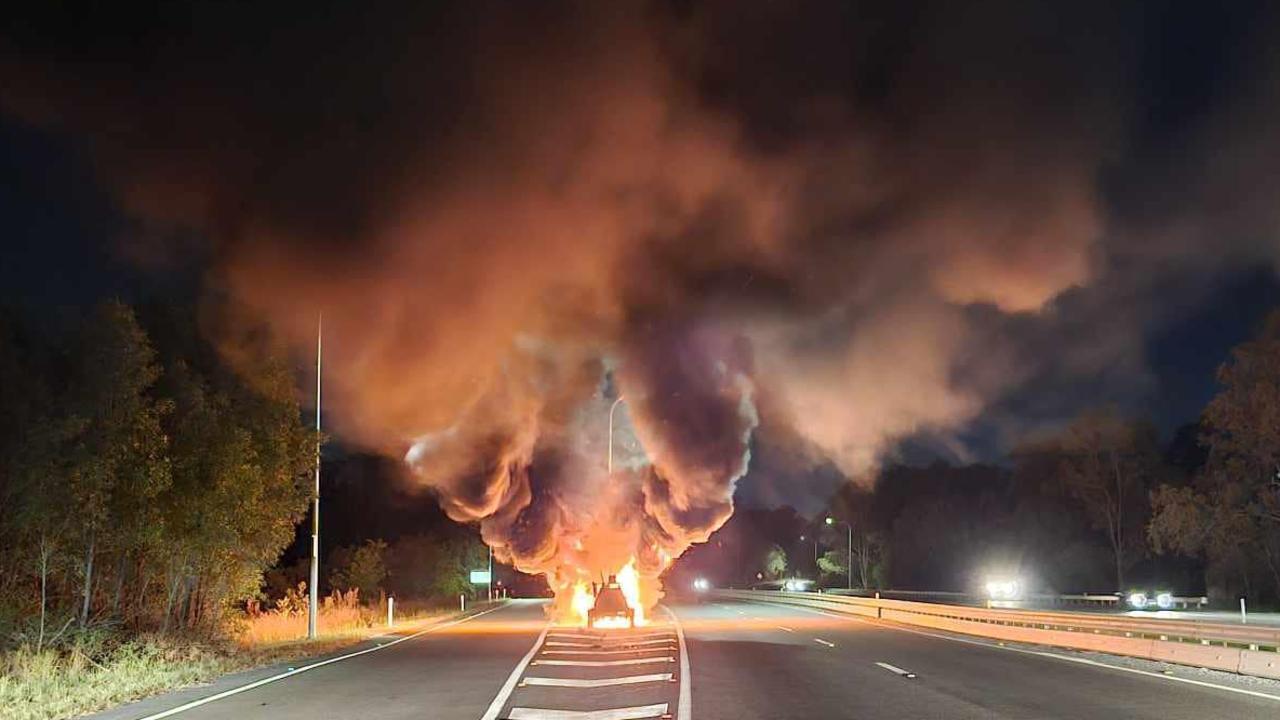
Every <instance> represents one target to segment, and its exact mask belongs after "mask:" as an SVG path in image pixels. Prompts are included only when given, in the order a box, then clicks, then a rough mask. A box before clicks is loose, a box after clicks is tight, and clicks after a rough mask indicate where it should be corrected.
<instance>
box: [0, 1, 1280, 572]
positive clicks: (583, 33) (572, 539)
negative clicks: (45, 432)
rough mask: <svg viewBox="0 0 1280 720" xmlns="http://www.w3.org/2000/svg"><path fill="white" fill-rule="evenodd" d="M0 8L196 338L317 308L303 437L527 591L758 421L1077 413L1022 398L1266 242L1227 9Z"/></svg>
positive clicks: (1139, 334)
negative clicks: (209, 320) (393, 464)
mask: <svg viewBox="0 0 1280 720" xmlns="http://www.w3.org/2000/svg"><path fill="white" fill-rule="evenodd" d="M32 12H35V13H45V14H44V15H42V16H39V17H28V18H23V19H22V20H17V19H11V20H10V21H9V27H8V31H7V32H6V33H5V38H4V40H3V43H2V44H0V86H2V87H3V88H4V90H3V93H2V94H0V102H2V103H3V108H4V110H5V111H6V112H8V113H10V114H11V115H13V116H16V117H21V118H23V119H25V120H27V121H30V122H33V123H39V124H41V125H43V126H46V127H50V128H55V129H57V130H59V131H64V132H66V133H68V134H69V135H71V136H74V137H77V138H82V139H83V140H84V141H85V142H86V143H87V144H88V146H89V147H90V148H91V149H92V151H93V153H94V157H95V159H96V162H97V163H98V165H99V167H100V169H101V172H102V175H103V177H104V178H106V180H107V182H109V183H110V185H111V187H112V188H113V189H114V190H115V191H116V193H117V196H118V197H119V199H120V202H121V203H122V204H123V205H124V207H126V208H127V209H128V210H129V211H130V212H131V213H132V214H134V215H135V216H136V217H137V218H139V219H140V220H141V221H143V223H144V226H145V229H146V234H145V238H144V239H146V240H148V241H150V243H151V244H150V245H149V247H150V248H151V251H152V252H153V253H156V254H161V255H162V254H163V253H164V252H166V251H168V250H169V249H170V248H172V247H173V238H174V237H175V236H180V237H186V236H188V235H189V234H190V232H191V231H192V230H194V231H196V232H197V233H198V234H199V235H200V236H201V237H203V238H206V241H207V243H208V245H209V254H210V255H211V257H213V258H214V265H213V267H212V268H211V271H210V276H209V288H210V296H211V297H217V298H221V299H222V300H223V301H222V302H221V303H220V304H219V305H218V306H217V308H218V313H219V322H218V323H216V324H215V326H216V327H217V328H218V330H217V332H218V335H219V337H220V339H221V340H222V341H223V343H224V346H225V347H226V348H227V349H228V352H233V353H234V352H235V351H236V349H237V348H239V347H241V346H242V345H243V343H244V340H245V337H244V335H245V334H247V329H249V328H254V327H257V326H258V324H260V323H265V324H266V325H267V326H268V327H269V328H270V330H271V331H272V334H273V337H275V338H277V339H278V340H280V341H281V342H284V343H286V344H288V345H289V346H291V347H293V348H295V349H296V350H298V351H299V352H306V349H307V348H309V347H310V346H311V343H312V342H313V333H314V328H315V316H316V312H317V310H319V309H323V310H324V313H325V326H326V334H327V336H328V338H330V340H329V342H328V344H327V348H328V353H329V358H330V359H329V361H328V367H330V368H332V374H330V375H329V378H331V380H330V383H331V387H332V390H333V392H332V394H331V397H332V398H333V406H332V407H333V408H334V409H335V411H336V412H334V413H333V414H332V417H333V420H334V423H335V426H336V427H337V429H338V431H339V432H341V433H342V434H343V435H344V436H345V437H347V438H348V439H350V440H352V441H354V442H361V443H365V444H367V445H369V446H371V447H374V448H377V449H380V450H382V451H385V452H387V453H389V454H394V455H397V456H400V455H403V454H405V453H406V452H407V453H408V456H407V457H408V460H409V462H410V463H411V464H412V465H413V466H414V467H415V468H416V469H417V472H418V474H419V477H420V478H421V479H422V481H423V482H424V483H425V484H427V485H429V486H430V487H432V488H434V489H435V490H436V491H437V492H438V493H439V495H440V498H441V502H442V503H443V505H444V507H445V508H446V510H447V511H448V512H449V514H450V515H451V516H452V517H454V518H456V519H459V520H476V519H480V520H481V521H482V528H483V531H484V534H485V537H486V539H487V540H488V541H489V542H490V543H491V544H493V545H494V546H495V547H496V548H497V549H498V552H499V554H500V555H501V556H502V557H504V558H508V559H512V560H514V561H515V562H517V564H520V565H521V566H522V567H526V568H533V569H539V570H543V571H545V572H548V573H549V574H551V575H552V577H553V581H557V582H559V583H560V584H561V585H562V584H563V583H565V582H571V581H573V580H574V579H575V578H574V577H573V576H574V573H576V572H580V571H587V570H590V571H594V570H598V569H601V568H606V567H614V568H616V567H617V566H618V565H619V564H620V563H621V562H625V561H626V559H627V558H628V557H629V556H632V555H634V556H636V557H637V559H638V562H639V563H640V565H641V566H642V567H643V568H644V570H645V572H647V573H649V574H654V573H656V572H657V570H658V569H660V567H661V566H662V564H663V563H664V562H665V560H664V556H665V555H671V554H678V553H679V552H680V551H682V550H683V549H684V547H687V545H688V543H690V542H696V541H698V540H701V539H703V538H705V537H706V535H707V534H708V533H710V532H711V531H713V530H714V529H715V527H717V526H718V525H719V524H720V523H722V522H723V521H724V520H725V519H726V518H727V517H728V515H729V513H731V512H732V495H733V490H734V486H735V483H736V482H737V481H738V479H739V478H740V477H741V476H742V475H743V473H744V472H746V471H747V469H748V462H749V448H750V446H751V443H752V442H753V441H752V435H751V434H752V431H753V429H755V428H756V427H757V424H758V423H759V424H761V427H764V428H766V429H767V428H776V430H775V431H773V433H772V435H771V437H769V438H764V439H761V440H758V441H757V442H759V443H760V444H761V446H762V447H765V448H767V449H768V451H767V453H766V454H768V455H769V457H772V458H775V459H777V458H786V461H785V463H784V464H785V465H793V464H801V463H803V464H807V465H808V466H810V468H823V467H826V468H830V467H833V466H834V467H836V468H839V470H840V471H841V472H842V473H843V474H844V475H845V476H848V477H855V478H856V477H863V476H865V475H866V474H867V473H868V472H869V471H871V470H872V469H873V468H874V467H875V466H876V464H877V463H878V462H880V461H881V460H882V459H883V458H884V457H885V456H886V454H890V453H892V452H893V451H894V448H895V447H896V446H897V445H898V443H900V442H901V441H902V439H903V438H908V437H917V438H918V437H923V436H927V437H930V438H932V439H933V441H934V442H936V443H937V444H938V445H939V446H941V447H945V448H948V449H949V451H951V452H953V453H954V454H956V455H957V456H960V457H963V456H964V455H965V454H966V453H967V452H969V448H968V447H967V446H966V444H965V443H964V442H963V437H964V435H963V431H964V430H965V429H966V428H970V427H972V426H973V425H974V424H975V423H989V424H993V425H995V426H997V427H998V428H999V432H1000V433H1001V434H1002V437H1003V440H1002V442H1007V443H1013V442H1016V441H1017V438H1018V436H1019V435H1020V434H1021V433H1022V432H1024V431H1025V430H1026V429H1027V425H1028V424H1032V425H1037V424H1042V423H1052V422H1056V421H1059V420H1061V418H1062V417H1063V416H1064V415H1067V414H1069V413H1070V412H1072V411H1074V409H1075V408H1076V406H1077V404H1078V403H1079V402H1080V401H1081V398H1080V397H1079V394H1078V393H1077V394H1076V396H1075V397H1071V398H1068V399H1066V400H1065V401H1064V400H1062V398H1057V399H1055V400H1053V401H1046V402H1043V403H1039V404H1037V403H1036V402H1032V401H1029V400H1028V399H1027V396H1026V393H1028V392H1029V390H1028V389H1029V388H1030V389H1034V390H1035V391H1036V392H1046V388H1071V387H1078V386H1079V385H1078V384H1079V383H1091V384H1092V385H1093V386H1094V387H1097V388H1099V392H1101V393H1112V394H1123V395H1124V396H1125V397H1133V398H1141V397H1142V396H1143V395H1144V394H1145V393H1149V392H1150V391H1151V388H1152V386H1151V384H1150V378H1149V377H1148V376H1147V371H1146V363H1145V359H1144V358H1143V357H1142V347H1143V345H1142V338H1143V334H1144V332H1147V331H1148V330H1149V328H1150V327H1152V326H1153V325H1158V324H1159V323H1161V322H1164V321H1166V320H1167V318H1168V310H1167V309H1166V308H1167V303H1165V302H1164V301H1163V300H1162V294H1163V293H1164V292H1165V291H1166V290H1167V289H1168V288H1171V287H1173V288H1177V289H1178V292H1183V293H1187V294H1188V295H1189V296H1192V297H1193V296H1194V295H1195V294H1196V293H1197V292H1202V291H1204V290H1203V289H1204V288H1208V287H1210V286H1211V284H1212V280H1211V278H1213V277H1216V276H1220V275H1222V274H1223V273H1229V272H1232V271H1233V270H1235V269H1238V268H1241V267H1249V266H1255V265H1258V264H1260V263H1271V262H1273V261H1274V259H1275V247H1276V246H1275V242H1274V238H1275V230H1276V221H1277V220H1278V219H1280V218H1278V217H1277V215H1276V210H1275V208H1276V207H1277V206H1276V204H1275V203H1274V202H1273V201H1272V198H1274V196H1275V193H1276V191H1277V190H1280V178H1277V177H1276V175H1275V171H1274V169H1273V165H1274V163H1272V162H1270V161H1269V160H1268V159H1269V158H1270V157H1272V156H1273V155H1274V152H1272V151H1273V150H1274V149H1275V147H1276V143H1277V141H1276V137H1275V133H1274V131H1273V130H1272V125H1273V122H1272V120H1273V119H1274V117H1275V113H1276V111H1277V110H1280V105H1278V104H1277V101H1278V100H1280V94H1277V92H1276V88H1275V87H1274V85H1275V81H1274V78H1275V77H1278V76H1280V75H1277V74H1276V72H1275V70H1277V69H1278V68H1280V65H1278V64H1277V61H1276V60H1277V59H1276V57H1275V50H1274V48H1275V47H1277V44H1276V43H1275V42H1274V40H1275V38H1274V35H1275V33H1274V32H1273V30H1272V28H1273V27H1274V23H1272V22H1270V21H1271V20H1274V18H1272V17H1270V16H1269V14H1268V11H1267V10H1266V9H1265V8H1264V7H1262V6H1257V7H1255V6H1248V5H1241V6H1240V7H1238V8H1233V9H1232V10H1230V11H1227V10H1223V11H1222V13H1223V15H1224V16H1228V15H1229V17H1225V18H1224V19H1221V21H1220V22H1217V23H1216V24H1215V23H1214V22H1208V21H1201V20H1198V19H1196V18H1191V17H1184V16H1180V15H1179V14H1178V13H1177V12H1170V13H1163V12H1156V11H1155V10H1149V9H1147V8H1145V7H1144V6H1142V5H1140V4H1132V5H1126V4H1119V3H1097V4H1093V3H1073V4H1071V5H1070V6H1069V7H1068V6H1065V5H1061V4H1052V5H1048V4H1044V5H1041V4H1032V3H1013V2H985V3H963V4H961V3H903V2H853V3H834V2H831V3H828V2H802V3H798V4H796V3H745V4H744V3H736V2H733V3H731V2H693V3H685V2H678V3H574V2H563V3H537V4H504V3H479V4H476V3H461V4H457V5H448V4H445V5H439V6H427V5H425V4H412V5H409V4H406V5H405V6H396V5H394V4H391V5H384V4H377V5H376V7H359V8H357V7H356V6H352V5H349V4H343V3H339V4H334V5H320V6H311V7H309V9H308V11H307V12H306V13H300V14H294V13H288V12H284V11H282V10H278V9H277V10H275V11H269V10H268V11H264V9H263V8H260V7H257V6H251V5H248V4H245V5H236V4H227V3H210V4H204V3H166V4H163V5H161V6H160V7H159V8H148V9H146V10H145V11H143V10H137V9H134V10H130V9H126V8H119V7H116V6H112V7H111V8H110V9H103V10H100V11H98V12H99V13H101V14H100V15H88V16H86V15H79V14H73V11H71V10H68V9H66V7H65V6H63V5H56V6H52V7H51V8H44V7H37V8H36V9H34V10H33V11H32ZM1205 12H1206V13H1209V12H1210V11H1205ZM264 13H265V14H264ZM1215 20H1216V18H1215ZM1199 26H1204V27H1207V28H1209V30H1207V31H1206V33H1207V34H1208V38H1207V39H1205V38H1201V37H1200V36H1199V35H1196V33H1195V32H1194V31H1191V30H1188V28H1195V27H1199ZM1179 32H1181V33H1187V34H1188V36H1189V37H1193V38H1195V39H1197V42H1199V43H1200V45H1203V47H1199V46H1197V49H1198V50H1201V51H1206V52H1207V51H1214V52H1212V53H1209V54H1210V55H1211V56H1212V57H1213V58H1214V60H1213V61H1212V62H1209V61H1206V62H1207V63H1208V64H1209V67H1208V68H1207V69H1206V68H1201V67H1199V66H1195V68H1193V69H1196V70H1198V71H1199V73H1200V74H1199V75H1197V74H1195V73H1184V72H1181V71H1182V70H1185V69H1187V68H1186V66H1185V64H1186V63H1187V62H1189V61H1186V60H1183V59H1180V58H1181V53H1182V45H1180V44H1179V43H1178V42H1173V41H1170V40H1169V38H1170V37H1171V36H1174V35H1177V33H1179ZM1181 75H1187V77H1188V79H1184V80H1179V79H1178V77H1175V76H1181ZM1227 78H1230V79H1231V84H1230V85H1229V86H1227V85H1222V86H1221V88H1220V89H1219V90H1218V91H1217V92H1210V91H1209V89H1212V88H1217V87H1219V85H1220V84H1221V83H1222V82H1224V81H1225V79H1227ZM1188 87H1190V88H1191V91H1195V92H1191V91H1188V92H1191V95H1192V96H1193V97H1192V98H1191V99H1189V100H1186V99H1184V101H1182V102H1181V104H1178V103H1177V102H1173V101H1172V100H1171V98H1177V97H1179V93H1180V92H1183V91H1187V88H1188ZM1170 103H1173V104H1174V105H1177V107H1178V108H1180V109H1179V110H1178V112H1172V111H1168V107H1169V106H1170ZM1170 115H1175V116H1177V117H1176V118H1175V121H1173V122H1172V123H1171V124H1165V123H1167V118H1168V116H1170ZM618 389H620V391H621V393H622V394H623V395H624V396H625V397H626V402H625V406H624V409H623V410H622V411H621V412H620V413H619V415H620V416H621V417H622V420H621V426H622V433H623V434H624V435H626V436H628V437H633V438H634V439H635V441H636V442H635V443H634V444H635V446H636V449H635V452H634V453H631V454H630V455H629V457H628V458H626V462H625V463H624V469H623V470H621V471H619V472H617V473H615V474H614V476H613V477H612V478H610V477H606V475H605V473H604V471H603V468H602V462H603V460H602V458H603V456H604V454H605V448H606V447H607V442H608V440H607V438H605V437H604V433H605V427H606V423H607V419H608V412H609V408H610V404H611V402H612V400H613V398H614V397H615V395H616V391H617V390H618ZM1050 392H1052V391H1050ZM1033 394H1034V393H1033ZM1062 394H1064V395H1065V394H1069V393H1062ZM615 447H617V446H615ZM771 471H772V472H774V474H775V475H776V476H781V475H785V472H784V471H782V470H780V469H778V468H777V467H776V466H771ZM819 474H821V475H823V476H824V477H826V476H828V475H829V474H828V473H826V472H825V471H823V472H820V473H819ZM785 482H786V481H785V478H782V477H775V479H774V482H773V485H774V486H775V487H774V490H776V489H777V487H785ZM782 494H783V495H785V492H783V493H782Z"/></svg>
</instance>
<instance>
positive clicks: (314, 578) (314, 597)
mask: <svg viewBox="0 0 1280 720" xmlns="http://www.w3.org/2000/svg"><path fill="white" fill-rule="evenodd" d="M323 331H324V317H323V316H319V317H317V318H316V482H315V487H314V488H313V489H312V505H311V594H310V595H309V596H308V597H307V638H308V639H311V640H315V639H316V630H317V624H318V623H317V621H318V619H319V615H320V340H321V338H322V337H323Z"/></svg>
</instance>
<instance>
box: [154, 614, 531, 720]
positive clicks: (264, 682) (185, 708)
mask: <svg viewBox="0 0 1280 720" xmlns="http://www.w3.org/2000/svg"><path fill="white" fill-rule="evenodd" d="M504 607H507V606H506V604H505V603H504V604H502V605H499V606H497V607H493V608H489V609H488V610H485V611H484V612H478V613H476V614H475V615H468V616H467V617H464V618H458V619H457V620H450V621H449V622H446V623H439V624H436V625H431V626H429V627H426V628H423V629H422V630H419V631H418V632H416V633H413V634H412V635H405V636H404V637H402V638H400V639H398V640H392V641H391V642H389V643H383V644H381V645H377V646H375V647H371V648H365V649H364V650H357V651H355V652H351V653H347V654H346V655H339V656H338V657H332V658H329V659H327V660H321V661H319V662H314V663H311V664H310V665H303V666H302V667H298V668H294V669H292V670H287V671H285V672H282V673H279V674H276V675H272V676H271V677H265V678H262V679H261V680H255V681H253V682H251V683H249V684H247V685H241V686H240V687H234V688H231V689H230V690H223V691H222V692H220V693H217V694H214V695H210V696H208V697H203V698H200V699H198V700H192V701H191V702H189V703H184V704H182V705H179V706H177V707H172V708H169V709H168V710H164V711H162V712H158V713H154V714H151V715H144V716H143V717H140V718H138V719H137V720H160V718H167V717H171V716H173V715H177V714H178V713H182V712H186V711H188V710H191V709H193V708H198V707H200V706H201V705H207V704H209V703H211V702H214V701H215V700H222V699H223V698H229V697H231V696H232V695H239V694H240V693H242V692H247V691H249V690H253V689H254V688H259V687H262V686H263V685H268V684H270V683H273V682H276V681H278V680H283V679H285V678H287V677H293V676H294V675H298V674H300V673H304V672H306V671H308V670H315V669H316V668H318V667H324V666H325V665H332V664H333V663H336V662H341V661H343V660H349V659H351V658H353V657H359V656H360V655H365V654H368V653H371V652H377V651H378V650H386V649H387V648H389V647H391V646H393V645H399V644H400V643H402V642H405V641H406V640H412V639H414V638H416V637H419V636H422V635H426V634H427V633H432V632H435V631H437V630H441V629H444V628H447V627H452V626H454V625H458V624H460V623H464V622H467V621H468V620H474V619H476V618H478V617H480V616H481V615H488V614H489V613H491V612H494V611H497V610H501V609H502V608H504Z"/></svg>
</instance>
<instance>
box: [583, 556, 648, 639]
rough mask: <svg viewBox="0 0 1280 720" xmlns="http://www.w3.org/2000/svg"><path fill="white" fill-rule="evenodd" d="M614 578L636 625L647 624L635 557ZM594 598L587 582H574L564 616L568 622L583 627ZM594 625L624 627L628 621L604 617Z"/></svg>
mask: <svg viewBox="0 0 1280 720" xmlns="http://www.w3.org/2000/svg"><path fill="white" fill-rule="evenodd" d="M615 578H616V579H617V581H618V587H619V588H621V590H622V596H623V597H624V598H626V601H627V607H629V608H631V611H632V613H633V617H634V618H635V625H636V627H639V626H641V625H647V624H648V622H649V621H648V619H647V618H646V617H645V608H644V603H643V601H642V600H641V597H640V573H639V572H637V571H636V559H635V558H634V557H633V558H631V560H629V561H628V562H627V564H626V565H623V566H622V569H620V570H619V571H618V572H617V575H616V576H615ZM595 600H596V599H595V597H594V596H593V595H592V593H591V586H590V585H589V584H588V583H586V582H583V581H579V582H577V583H574V585H573V594H572V595H571V596H570V600H569V614H568V616H567V617H566V618H565V619H567V621H568V624H570V625H581V626H584V627H585V626H586V625H587V622H588V613H589V612H590V611H591V608H592V607H594V605H595ZM595 627H597V628H601V629H605V628H625V627H628V622H627V621H626V620H624V619H622V618H611V617H605V618H600V619H599V620H596V623H595Z"/></svg>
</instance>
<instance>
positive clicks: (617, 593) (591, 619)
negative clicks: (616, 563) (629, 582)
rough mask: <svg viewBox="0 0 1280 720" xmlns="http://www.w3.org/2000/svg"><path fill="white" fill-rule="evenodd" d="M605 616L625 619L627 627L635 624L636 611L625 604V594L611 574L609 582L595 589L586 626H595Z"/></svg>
mask: <svg viewBox="0 0 1280 720" xmlns="http://www.w3.org/2000/svg"><path fill="white" fill-rule="evenodd" d="M606 618H615V619H619V620H625V621H626V623H627V627H635V626H636V613H635V611H634V610H632V609H631V607H630V606H629V605H627V596H626V595H623V594H622V587H621V586H620V585H618V579H617V577H615V576H613V575H610V576H609V582H607V583H605V584H604V585H603V586H602V587H601V588H600V589H599V590H597V591H596V601H595V604H594V605H592V606H591V609H590V610H588V611H587V627H589V628H593V627H596V624H597V623H599V622H600V621H601V620H604V619H606Z"/></svg>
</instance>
